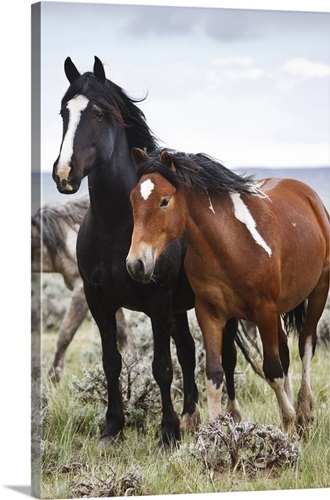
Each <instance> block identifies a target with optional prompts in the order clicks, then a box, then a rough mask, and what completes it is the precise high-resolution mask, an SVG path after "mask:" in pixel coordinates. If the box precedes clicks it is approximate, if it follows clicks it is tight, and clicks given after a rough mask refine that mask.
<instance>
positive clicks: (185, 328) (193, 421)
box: [171, 312, 200, 432]
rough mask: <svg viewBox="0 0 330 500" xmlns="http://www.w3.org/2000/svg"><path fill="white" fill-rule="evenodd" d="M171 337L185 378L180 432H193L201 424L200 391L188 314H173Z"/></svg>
mask: <svg viewBox="0 0 330 500" xmlns="http://www.w3.org/2000/svg"><path fill="white" fill-rule="evenodd" d="M171 335H172V338H173V340H174V342H175V346H176V351H177V356H178V360H179V363H180V365H181V369H182V377H183V410H182V419H181V425H180V430H181V431H183V432H187V431H193V430H195V429H196V427H197V425H198V424H199V423H200V414H199V409H198V406H197V403H198V390H197V386H196V383H195V367H196V358H195V342H194V339H193V338H192V335H191V333H190V329H189V324H188V319H187V313H186V312H183V313H177V314H173V324H172V331H171Z"/></svg>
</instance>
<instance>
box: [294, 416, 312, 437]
mask: <svg viewBox="0 0 330 500" xmlns="http://www.w3.org/2000/svg"><path fill="white" fill-rule="evenodd" d="M313 427H314V417H312V416H309V417H303V416H302V415H299V414H298V415H297V423H296V430H297V434H298V436H299V437H300V438H303V437H304V438H306V437H308V436H309V435H310V434H311V432H312V431H313Z"/></svg>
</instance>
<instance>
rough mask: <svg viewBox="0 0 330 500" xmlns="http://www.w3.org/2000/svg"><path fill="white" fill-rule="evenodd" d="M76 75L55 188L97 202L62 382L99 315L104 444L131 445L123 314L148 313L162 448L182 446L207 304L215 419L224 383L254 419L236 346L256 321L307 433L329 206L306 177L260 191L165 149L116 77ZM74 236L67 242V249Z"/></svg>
mask: <svg viewBox="0 0 330 500" xmlns="http://www.w3.org/2000/svg"><path fill="white" fill-rule="evenodd" d="M64 69H65V74H66V76H67V78H68V80H69V83H70V85H69V88H68V90H67V91H66V93H65V95H64V97H63V99H62V102H61V116H62V120H63V137H62V143H61V147H60V153H59V156H58V158H57V160H56V161H55V163H54V166H53V179H54V181H55V183H56V186H57V189H58V191H59V192H60V193H63V194H72V193H75V192H77V191H78V190H79V187H80V183H81V181H82V179H83V178H84V177H85V176H88V188H89V197H88V199H87V198H86V199H84V200H82V204H84V206H83V209H82V213H81V215H80V218H79V220H74V219H73V220H72V221H71V225H70V224H69V225H68V226H67V233H68V234H70V233H71V235H74V236H75V239H76V241H77V244H76V249H75V248H74V247H72V245H71V248H70V255H71V259H72V260H74V259H76V261H77V265H78V268H79V275H78V273H76V275H75V276H73V277H72V281H71V282H69V280H68V281H67V285H68V286H71V287H72V289H73V294H72V299H71V304H72V307H73V308H75V311H76V312H75V314H74V315H73V317H74V318H75V320H76V325H75V326H71V327H70V328H71V329H69V330H68V333H67V334H66V333H65V328H64V323H65V321H66V320H67V321H69V312H68V313H67V315H68V318H65V319H64V321H63V324H62V327H61V330H60V334H59V338H58V346H57V352H56V355H55V359H54V362H53V367H52V374H53V377H54V379H55V380H57V381H58V380H59V379H60V376H61V370H62V368H63V357H64V352H65V349H66V347H67V345H68V343H69V342H70V341H71V339H72V337H73V335H74V333H75V331H76V329H77V327H78V326H79V324H80V323H81V321H82V319H83V318H84V317H85V315H86V312H87V309H88V308H89V310H90V312H91V314H92V316H93V318H94V319H95V322H96V324H97V326H98V329H99V331H100V336H101V344H102V361H103V368H104V373H105V376H106V380H107V389H108V407H107V412H106V426H105V428H104V430H103V432H102V435H101V443H100V444H101V445H104V444H107V443H108V442H109V441H110V442H112V441H113V440H115V439H117V438H120V437H121V436H122V431H123V428H124V409H123V403H122V398H121V392H120V382H119V377H120V372H121V354H120V350H119V349H118V334H119V332H120V331H121V332H124V331H125V324H122V325H121V326H120V322H121V321H122V320H123V316H120V314H122V311H121V308H128V309H132V310H134V311H142V312H144V313H145V314H146V315H147V316H149V318H150V320H151V325H152V332H153V349H154V357H153V364H152V369H153V375H154V377H155V380H156V382H157V383H158V385H159V389H160V393H161V401H162V420H161V444H162V445H170V444H172V443H173V442H175V441H177V440H179V439H180V433H181V432H182V431H187V430H193V429H194V428H195V427H196V425H197V424H198V423H199V422H200V416H199V409H198V393H197V386H196V383H195V378H194V372H195V345H194V341H193V338H192V336H191V333H190V330H189V325H188V320H187V311H188V310H189V309H192V308H195V311H196V316H197V319H198V323H199V325H200V328H201V331H202V334H203V340H204V346H205V354H206V392H207V401H208V416H209V418H210V419H215V418H216V417H217V415H218V414H219V413H220V411H221V406H220V401H221V392H222V386H223V383H224V380H225V381H226V386H227V395H228V403H227V408H226V411H227V412H229V413H231V414H232V415H233V416H234V417H235V418H237V419H240V418H241V412H240V408H239V404H238V401H237V399H236V394H235V386H234V370H235V366H236V344H235V342H236V340H235V339H237V325H238V320H246V321H250V322H252V323H253V324H254V325H256V326H257V327H258V330H259V333H260V338H261V341H262V346H263V372H264V376H265V379H266V380H267V382H268V384H269V385H270V387H271V388H272V389H273V390H274V392H275V395H276V398H277V402H278V408H279V411H280V415H281V418H282V423H283V427H284V430H285V431H287V432H293V431H294V430H298V431H299V432H300V433H301V432H303V431H304V430H305V429H306V428H308V427H309V426H310V425H311V423H312V421H313V415H312V402H313V393H312V389H311V384H310V363H311V359H312V357H313V354H314V351H315V346H316V328H317V324H318V321H319V319H320V316H321V314H322V312H323V309H324V307H325V303H326V300H327V296H328V291H329V215H328V213H327V211H326V209H325V207H324V205H323V203H322V202H321V200H320V198H319V197H318V195H317V194H316V193H315V192H314V191H313V190H312V189H311V188H309V187H308V186H307V185H305V184H303V183H300V182H298V181H294V180H284V179H263V180H258V181H256V180H254V179H252V178H250V177H243V176H239V175H237V174H235V173H234V172H232V171H230V170H228V169H226V168H225V167H224V166H222V165H221V164H220V163H219V162H217V161H216V160H215V159H213V158H211V157H209V156H207V155H205V154H189V153H183V152H179V151H172V150H170V149H161V148H160V147H159V145H158V141H157V139H156V137H155V136H154V135H153V133H152V132H151V130H150V129H149V127H148V125H147V122H146V119H145V116H144V114H143V113H142V111H141V109H140V108H139V107H138V106H137V105H136V104H137V102H138V101H134V100H133V99H132V98H130V97H129V96H128V95H127V94H126V93H125V92H124V91H123V90H122V89H121V88H120V87H119V86H117V85H116V84H115V83H113V82H111V81H110V80H109V79H107V78H106V75H105V72H104V67H103V64H102V62H101V61H100V60H99V59H98V58H97V57H95V61H94V67H93V71H92V72H86V73H83V74H80V73H79V71H78V70H77V68H76V67H75V65H74V64H73V62H72V61H71V59H70V58H67V59H66V61H65V64H64ZM66 205H68V204H66ZM68 209H69V210H70V207H69V206H68ZM63 210H64V207H63ZM72 212H73V210H72ZM58 217H59V216H58ZM78 227H79V231H78ZM35 228H36V229H39V228H38V227H37V223H35ZM41 229H42V227H41ZM77 231H78V234H77ZM43 236H45V234H43ZM65 239H66V237H65V236H64V235H63V233H62V234H60V235H59V236H58V235H57V238H55V240H54V241H53V243H54V244H55V245H57V246H59V245H61V244H62V243H61V241H62V242H63V241H64V240H65ZM56 241H57V242H56ZM69 247H70V245H69ZM39 248H40V244H39ZM41 248H42V247H41ZM54 255H55V254H54ZM49 257H50V259H48V257H47V258H46V257H44V256H43V255H42V256H41V257H40V258H39V262H40V259H41V261H42V264H43V271H50V270H51V271H54V270H56V269H55V267H56V265H57V264H56V262H55V259H54V257H53V258H52V255H50V256H49ZM76 268H77V267H76ZM82 284H83V286H82ZM82 288H83V291H82ZM78 303H79V305H78ZM87 304H88V306H87ZM70 307H71V305H70ZM70 316H71V317H72V314H71V312H70ZM293 329H295V330H296V331H297V332H298V334H299V353H300V357H301V361H302V377H301V386H300V390H299V393H298V402H297V407H296V408H295V407H294V404H293V395H292V388H291V385H290V378H289V373H288V371H289V364H290V358H289V349H288V344H287V334H288V333H289V331H290V330H293ZM120 337H121V338H123V336H122V335H120ZM170 337H172V338H173V340H174V342H175V345H176V350H177V355H178V360H179V363H180V365H181V368H182V374H183V392H184V400H183V411H182V416H181V422H180V421H179V419H178V417H177V415H176V413H175V411H174V409H173V404H172V399H171V382H172V377H173V371H172V363H171V354H170Z"/></svg>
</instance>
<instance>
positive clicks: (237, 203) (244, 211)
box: [230, 193, 272, 257]
mask: <svg viewBox="0 0 330 500" xmlns="http://www.w3.org/2000/svg"><path fill="white" fill-rule="evenodd" d="M230 197H231V199H232V202H233V205H234V211H235V217H236V219H238V220H239V221H240V222H242V223H243V224H245V226H246V228H247V229H248V231H249V232H250V233H251V235H252V237H253V239H254V241H255V242H256V243H257V244H258V245H260V246H261V247H262V248H263V249H264V250H265V252H267V253H268V255H269V257H270V256H271V255H272V250H271V248H270V247H269V246H268V245H267V243H266V242H265V240H264V239H263V237H262V236H261V234H260V233H259V232H258V231H257V225H256V221H255V220H254V218H253V217H252V214H251V212H250V210H249V209H248V207H247V206H246V205H245V203H244V202H243V200H242V198H241V195H240V194H239V193H230Z"/></svg>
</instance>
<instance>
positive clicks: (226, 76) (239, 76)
mask: <svg viewBox="0 0 330 500" xmlns="http://www.w3.org/2000/svg"><path fill="white" fill-rule="evenodd" d="M211 66H212V68H211V69H210V71H209V72H208V73H207V75H206V78H207V81H208V82H209V88H210V90H214V89H216V88H217V87H219V86H221V85H222V84H223V83H224V82H225V81H238V80H258V79H260V78H263V77H264V76H266V72H265V70H263V69H262V68H259V67H257V66H255V65H254V62H253V59H252V58H251V57H247V56H246V57H228V58H221V59H214V60H213V61H212V63H211Z"/></svg>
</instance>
